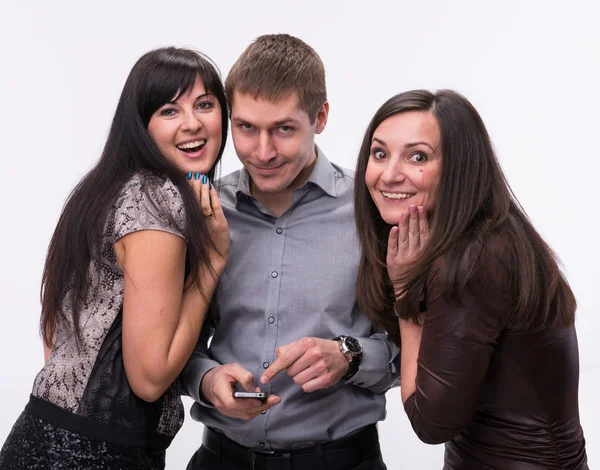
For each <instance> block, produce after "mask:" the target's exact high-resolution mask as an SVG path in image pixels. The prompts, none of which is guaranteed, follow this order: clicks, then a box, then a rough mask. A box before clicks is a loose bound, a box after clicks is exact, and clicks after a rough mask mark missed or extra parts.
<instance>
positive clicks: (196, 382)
mask: <svg viewBox="0 0 600 470" xmlns="http://www.w3.org/2000/svg"><path fill="white" fill-rule="evenodd" d="M220 365H221V364H219V363H218V362H217V361H214V360H213V359H209V358H196V359H193V360H191V361H190V362H188V364H187V366H186V368H185V382H186V386H187V391H188V393H189V395H190V397H192V398H193V399H194V401H196V402H198V403H200V404H201V405H203V406H206V407H207V408H214V406H213V405H212V403H209V402H207V401H205V400H204V399H203V398H202V394H201V393H200V384H201V383H202V379H203V378H204V375H205V374H206V373H207V372H208V371H209V370H211V369H214V368H215V367H217V366H220Z"/></svg>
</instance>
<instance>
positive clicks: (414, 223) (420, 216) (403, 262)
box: [386, 205, 429, 298]
mask: <svg viewBox="0 0 600 470" xmlns="http://www.w3.org/2000/svg"><path fill="white" fill-rule="evenodd" d="M428 240H429V222H428V220H427V214H426V213H425V209H424V208H423V207H422V206H419V207H417V206H414V205H412V206H409V210H408V212H405V213H404V214H402V216H401V218H400V222H399V223H398V226H394V227H392V229H391V230H390V236H389V238H388V250H387V257H386V266H387V270H388V275H389V276H390V279H391V281H392V283H393V285H394V294H395V295H396V298H398V297H399V296H400V295H401V293H402V290H403V289H404V284H403V280H404V278H405V276H406V274H407V269H408V266H409V265H410V264H411V263H413V262H414V261H415V260H417V258H418V257H419V255H420V254H421V252H422V251H423V248H424V247H425V245H426V244H427V242H428Z"/></svg>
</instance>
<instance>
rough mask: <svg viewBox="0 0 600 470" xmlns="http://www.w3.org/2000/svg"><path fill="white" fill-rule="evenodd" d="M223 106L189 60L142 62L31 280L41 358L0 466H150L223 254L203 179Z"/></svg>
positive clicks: (173, 411)
mask: <svg viewBox="0 0 600 470" xmlns="http://www.w3.org/2000/svg"><path fill="white" fill-rule="evenodd" d="M227 122H228V118H227V102H226V98H225V93H224V89H223V86H222V83H221V80H220V77H219V74H218V72H217V71H216V69H215V67H214V66H213V64H212V63H211V62H210V60H208V59H207V58H206V57H205V56H203V55H202V54H200V53H198V52H195V51H191V50H187V49H178V48H173V47H170V48H163V49H157V50H154V51H151V52H149V53H147V54H145V55H144V56H142V57H141V58H140V59H139V60H138V62H137V63H136V64H135V66H134V67H133V69H132V70H131V73H130V74H129V77H128V79H127V81H126V83H125V86H124V88H123V91H122V94H121V98H120V100H119V103H118V105H117V109H116V112H115V116H114V119H113V123H112V126H111V129H110V133H109V136H108V139H107V142H106V146H105V148H104V151H103V153H102V156H101V158H100V160H99V161H98V163H97V164H96V165H95V166H94V168H93V169H92V170H91V171H90V172H89V173H88V174H87V175H86V176H85V177H84V178H83V179H82V181H81V182H79V184H78V185H77V186H76V188H75V189H74V191H73V192H72V193H71V195H70V196H69V199H68V200H67V203H66V204H65V207H64V209H63V212H62V214H61V216H60V219H59V222H58V225H57V227H56V230H55V232H54V235H53V237H52V240H51V242H50V246H49V249H48V255H47V259H46V264H45V267H44V273H43V280H42V316H41V330H42V335H43V339H44V343H45V352H46V354H45V355H46V363H45V365H44V367H43V368H42V370H41V371H40V372H39V374H38V375H37V377H36V379H35V382H34V386H33V391H32V394H31V397H30V401H29V403H28V404H27V407H26V409H25V411H24V412H23V413H22V414H21V416H20V417H19V418H18V420H17V422H16V424H15V425H14V427H13V430H12V432H11V433H10V435H9V436H8V438H7V440H6V442H5V444H4V446H3V448H2V451H1V452H0V468H1V469H24V468H28V469H47V468H78V469H79V468H80V469H92V468H93V469H111V468H135V469H153V470H154V469H161V468H164V465H165V449H166V448H167V446H168V445H169V444H170V442H171V440H172V439H173V436H174V435H175V433H176V432H177V431H178V430H179V428H180V427H181V425H182V423H183V414H184V412H183V406H182V403H181V399H180V392H181V391H182V388H181V386H180V384H179V380H178V376H179V374H180V372H181V371H182V369H183V367H184V366H185V363H186V361H187V359H188V358H189V356H190V355H191V353H192V350H193V348H194V346H195V344H196V341H197V339H198V336H199V333H200V327H201V325H202V322H203V319H204V316H205V314H206V311H207V309H208V305H209V301H210V298H211V296H212V294H213V291H214V289H215V286H216V283H217V281H218V278H219V276H220V274H221V273H222V272H223V270H224V266H225V262H226V259H227V255H228V252H229V230H228V227H227V222H226V220H225V218H224V216H223V212H222V210H221V206H220V204H219V199H218V197H217V194H216V191H215V189H214V188H213V187H212V184H211V180H212V179H213V176H214V174H215V166H216V165H217V164H218V162H219V160H220V158H221V155H222V153H223V149H224V147H225V142H226V138H227Z"/></svg>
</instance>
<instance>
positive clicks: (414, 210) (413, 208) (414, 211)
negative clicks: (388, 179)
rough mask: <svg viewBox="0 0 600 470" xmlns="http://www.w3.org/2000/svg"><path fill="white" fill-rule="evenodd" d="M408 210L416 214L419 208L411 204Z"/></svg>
mask: <svg viewBox="0 0 600 470" xmlns="http://www.w3.org/2000/svg"><path fill="white" fill-rule="evenodd" d="M408 210H409V211H410V212H411V213H412V214H416V213H417V206H415V205H413V204H411V205H410V206H408Z"/></svg>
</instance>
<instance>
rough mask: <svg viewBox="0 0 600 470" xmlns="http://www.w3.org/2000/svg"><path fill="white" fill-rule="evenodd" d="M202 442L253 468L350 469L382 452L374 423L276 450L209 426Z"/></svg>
mask: <svg viewBox="0 0 600 470" xmlns="http://www.w3.org/2000/svg"><path fill="white" fill-rule="evenodd" d="M202 444H203V445H204V447H206V448H207V449H208V450H209V451H211V452H212V453H213V454H216V455H217V456H220V458H221V459H225V460H228V461H229V462H231V463H234V464H235V465H238V466H239V467H243V468H247V469H249V470H306V469H310V470H319V469H325V468H326V469H327V470H347V469H349V468H352V467H355V466H357V465H358V464H359V463H360V462H361V461H362V460H364V459H366V458H371V457H373V458H374V457H376V456H377V455H378V453H379V438H378V436H377V428H376V427H375V425H374V424H372V425H370V426H367V427H366V428H363V429H362V430H361V431H359V432H357V433H354V434H352V435H350V436H347V437H344V438H342V439H338V440H335V441H330V442H325V443H323V444H318V445H316V446H315V447H308V448H303V449H291V450H288V451H282V450H277V451H272V452H268V451H259V450H253V449H251V448H249V447H244V446H242V445H240V444H238V443H237V442H235V441H232V440H231V439H229V438H227V437H226V436H224V435H223V434H221V433H218V432H215V431H213V430H212V429H209V428H208V427H206V426H205V427H204V435H203V436H202Z"/></svg>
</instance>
